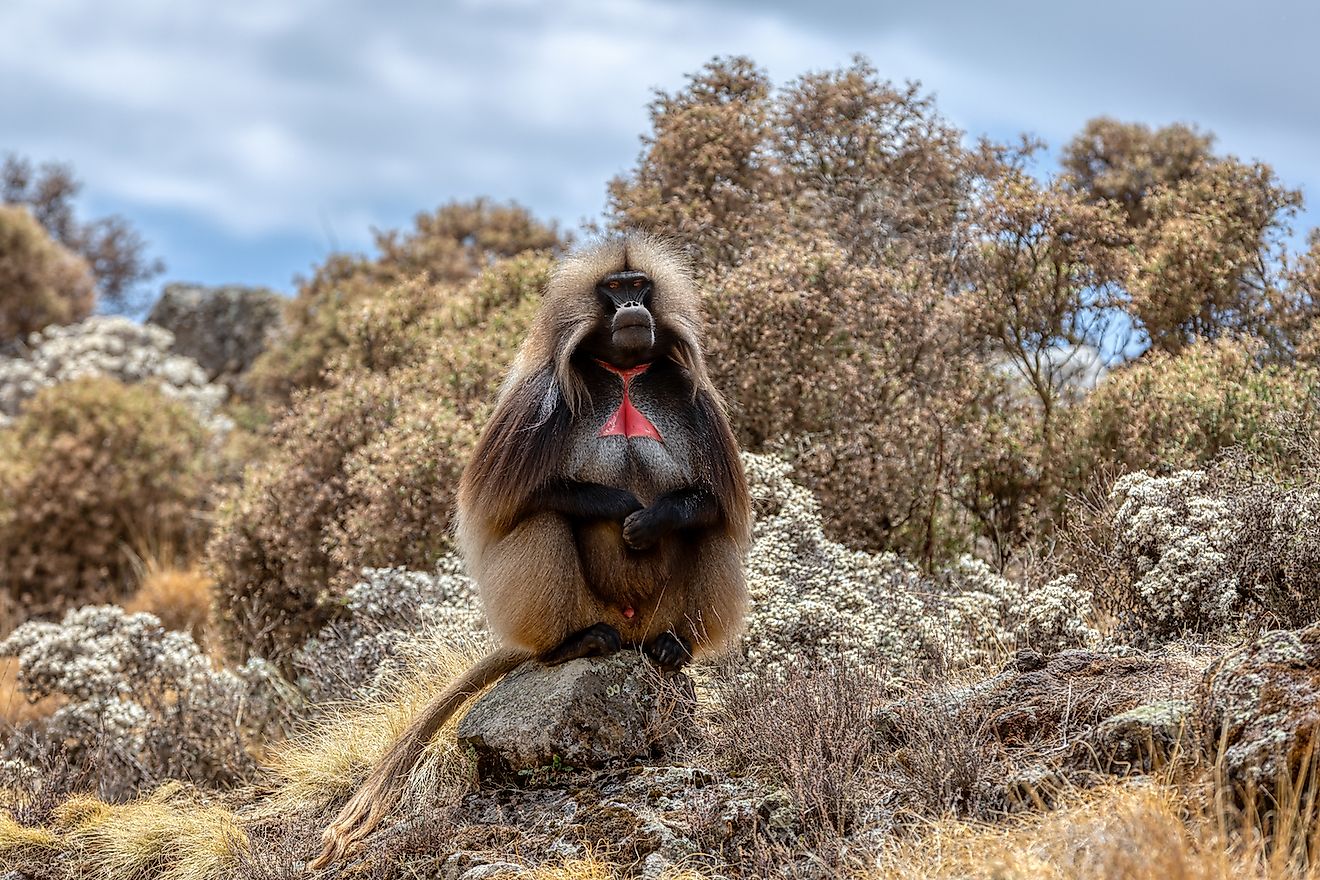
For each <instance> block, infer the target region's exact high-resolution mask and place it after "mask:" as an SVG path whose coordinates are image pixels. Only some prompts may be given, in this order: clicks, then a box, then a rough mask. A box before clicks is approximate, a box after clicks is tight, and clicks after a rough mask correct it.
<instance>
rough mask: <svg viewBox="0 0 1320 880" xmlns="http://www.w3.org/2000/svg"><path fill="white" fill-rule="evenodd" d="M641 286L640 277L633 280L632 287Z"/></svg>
mask: <svg viewBox="0 0 1320 880" xmlns="http://www.w3.org/2000/svg"><path fill="white" fill-rule="evenodd" d="M641 286H642V282H641V280H640V279H638V280H637V281H634V282H633V287H641Z"/></svg>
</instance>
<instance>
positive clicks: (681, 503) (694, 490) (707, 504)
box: [623, 485, 721, 550]
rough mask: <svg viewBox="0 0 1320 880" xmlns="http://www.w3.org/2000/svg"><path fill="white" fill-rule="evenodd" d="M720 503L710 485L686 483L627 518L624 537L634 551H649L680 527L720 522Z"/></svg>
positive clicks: (690, 527) (704, 526) (704, 527)
mask: <svg viewBox="0 0 1320 880" xmlns="http://www.w3.org/2000/svg"><path fill="white" fill-rule="evenodd" d="M720 518H721V513H720V502H719V499H718V498H716V497H715V493H714V491H712V490H711V489H710V487H709V486H702V485H695V486H685V487H683V488H682V489H675V490H674V491H672V492H666V493H665V494H663V495H661V496H660V497H659V498H657V499H655V501H653V502H651V506H650V507H648V508H646V509H645V510H639V511H637V512H636V513H632V514H629V515H628V518H627V519H625V520H624V521H623V540H624V543H626V544H627V545H628V546H629V547H631V548H633V549H634V550H645V549H646V548H648V547H652V546H654V545H655V543H656V542H657V541H659V540H660V539H661V538H662V537H664V536H665V535H666V534H668V533H669V532H672V531H675V530H677V529H693V528H699V529H707V528H712V527H713V526H716V525H719V522H720Z"/></svg>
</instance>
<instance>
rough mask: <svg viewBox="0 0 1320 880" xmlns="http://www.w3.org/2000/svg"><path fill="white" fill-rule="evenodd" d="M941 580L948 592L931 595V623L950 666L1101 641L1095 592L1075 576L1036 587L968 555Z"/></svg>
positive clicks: (943, 657)
mask: <svg viewBox="0 0 1320 880" xmlns="http://www.w3.org/2000/svg"><path fill="white" fill-rule="evenodd" d="M941 577H942V579H943V580H944V581H945V584H946V587H945V590H944V591H943V592H942V593H936V594H927V595H928V602H929V604H930V610H929V611H928V613H927V623H926V625H927V627H928V632H929V637H930V639H931V640H932V641H933V642H937V643H938V644H939V645H940V647H941V655H942V659H943V661H944V663H945V664H946V665H948V666H953V667H966V666H973V665H977V664H984V663H988V662H994V661H996V660H998V659H1000V658H1001V657H1003V655H1005V654H1007V653H1009V652H1011V651H1013V650H1015V649H1017V648H1025V647H1030V648H1033V649H1035V650H1037V651H1041V652H1044V653H1049V652H1052V651H1057V650H1060V649H1062V648H1070V647H1077V646H1079V645H1090V644H1094V643H1096V642H1098V641H1099V639H1100V633H1099V631H1098V630H1097V629H1096V628H1095V625H1094V621H1095V608H1094V607H1093V602H1092V596H1091V593H1090V592H1089V591H1088V590H1086V589H1084V588H1083V587H1082V585H1081V584H1080V583H1079V580H1078V578H1077V576H1076V575H1074V574H1066V575H1063V576H1061V577H1058V578H1055V579H1054V580H1051V581H1048V582H1047V583H1045V584H1041V585H1031V584H1028V583H1025V582H1022V581H1014V580H1010V579H1008V578H1005V577H1003V576H1002V575H1000V574H998V573H997V572H995V571H994V570H993V569H991V568H990V566H988V565H986V564H985V563H984V562H983V561H981V560H980V559H976V558H974V557H971V556H964V557H963V558H962V559H960V560H959V561H958V563H957V565H955V566H954V567H953V568H952V569H950V570H949V571H947V572H944V573H942V576H941Z"/></svg>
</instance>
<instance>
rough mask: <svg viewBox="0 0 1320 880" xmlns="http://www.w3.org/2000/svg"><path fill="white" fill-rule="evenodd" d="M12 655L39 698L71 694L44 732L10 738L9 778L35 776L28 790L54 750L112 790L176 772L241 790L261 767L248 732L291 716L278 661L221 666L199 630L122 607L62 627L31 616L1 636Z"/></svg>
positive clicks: (107, 792)
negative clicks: (284, 712)
mask: <svg viewBox="0 0 1320 880" xmlns="http://www.w3.org/2000/svg"><path fill="white" fill-rule="evenodd" d="M0 656H7V657H17V658H18V663H19V676H18V683H19V687H20V689H21V690H22V692H23V693H24V694H25V695H26V696H27V697H28V698H29V699H39V698H43V697H50V696H52V695H58V696H60V697H62V698H63V699H62V704H61V705H60V707H59V708H58V709H56V710H55V712H54V713H53V714H52V715H51V716H50V719H49V720H48V721H47V722H45V725H44V728H43V729H42V730H41V731H40V736H38V737H16V738H14V739H13V740H11V741H10V742H9V743H8V744H7V746H6V748H5V750H4V753H3V757H4V759H5V761H4V762H3V765H2V766H4V768H5V770H6V773H7V774H8V775H9V779H6V780H5V781H4V784H6V785H8V784H12V783H13V782H14V781H19V780H22V779H24V778H25V777H26V780H27V785H25V786H22V787H25V788H26V787H29V786H31V785H32V784H34V782H35V784H36V785H38V786H40V785H42V784H43V782H42V780H40V779H36V780H33V779H32V778H31V777H32V774H31V773H24V772H23V770H24V767H26V768H28V769H29V770H30V769H31V768H33V767H34V766H39V765H40V764H41V763H42V762H43V761H44V760H45V759H46V758H47V757H48V756H46V755H44V754H42V752H43V751H47V750H53V753H54V754H56V755H58V756H59V757H60V760H61V761H63V762H65V763H66V770H67V773H66V775H65V778H68V776H72V775H75V774H76V772H77V771H80V770H81V771H82V772H84V773H87V774H89V775H90V776H91V778H93V779H95V784H96V788H97V792H98V794H99V795H100V796H101V797H104V798H110V799H115V800H120V799H123V798H125V797H128V796H131V795H133V794H136V793H138V792H140V791H142V790H143V789H144V788H145V787H149V786H155V785H158V784H160V783H161V782H164V781H166V780H168V779H182V780H188V781H190V782H193V783H197V784H202V785H208V786H222V787H223V786H231V785H234V784H236V783H238V782H241V781H244V780H246V779H250V778H252V775H253V771H255V769H256V763H255V761H254V760H253V758H252V756H251V755H250V754H249V753H248V751H247V742H248V738H247V733H246V731H247V730H249V729H250V730H261V729H262V728H263V727H266V726H267V725H268V724H270V723H272V722H274V721H276V720H278V719H279V717H280V716H279V710H280V701H279V699H278V691H277V689H276V679H274V678H273V677H272V675H271V672H270V669H269V667H266V666H263V665H261V664H259V663H255V662H254V663H251V664H249V665H248V666H247V667H245V668H243V669H241V670H239V671H238V672H233V671H229V670H216V669H215V668H213V667H212V664H211V661H210V659H209V658H207V657H206V656H205V655H204V654H203V653H202V652H201V650H200V649H199V648H198V647H197V644H196V643H195V642H194V641H193V640H192V637H191V636H190V635H188V634H186V633H182V632H177V631H170V630H165V629H164V628H163V627H161V625H160V621H159V620H158V619H157V618H156V617H155V616H153V615H150V614H125V613H124V611H123V609H121V608H117V607H115V606H113V605H103V606H92V605H89V606H86V607H83V608H78V609H75V610H73V611H70V612H68V613H67V614H66V615H65V616H64V619H63V620H62V621H61V622H60V623H53V622H48V621H30V622H28V623H25V624H23V625H22V626H20V627H19V628H18V629H16V630H15V631H14V632H13V633H11V634H10V635H9V637H8V638H6V639H5V640H4V641H3V642H0ZM258 690H260V691H261V696H260V698H255V699H254V698H252V697H253V695H254V694H255V693H257V691H258ZM243 725H248V727H244V726H243ZM59 781H60V780H59V779H49V780H46V781H45V783H44V784H59Z"/></svg>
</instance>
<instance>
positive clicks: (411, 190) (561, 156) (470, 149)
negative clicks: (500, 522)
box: [0, 0, 1320, 280]
mask: <svg viewBox="0 0 1320 880" xmlns="http://www.w3.org/2000/svg"><path fill="white" fill-rule="evenodd" d="M1299 5H1300V4H1299ZM1183 9H1185V7H1184V6H1183V5H1182V4H1174V3H1163V4H1161V3H1156V2H1153V0H1152V2H1146V3H1139V2H1137V0H1115V2H1113V3H1110V4H1108V5H1107V6H1106V7H1104V8H1100V7H1095V6H1085V7H1082V6H1076V5H1074V4H1059V3H1055V4H1049V5H1044V4H1040V5H1038V6H1028V5H1026V4H1022V3H1013V2H1010V3H1009V4H1008V5H1007V6H1005V5H1004V4H984V3H965V4H950V3H928V4H912V3H902V4H899V3H893V2H881V3H874V4H862V3H856V4H854V3H844V2H839V0H816V2H812V3H810V4H803V3H786V2H773V0H772V2H766V3H762V2H757V3H752V2H750V0H746V2H723V3H716V4H712V3H709V2H701V3H697V2H661V0H615V2H607V0H562V2H559V3H555V4H546V3H538V2H533V0H456V2H450V3H436V2H432V0H397V2H378V3H375V4H370V5H369V4H358V3H350V2H347V0H284V2H280V3H278V4H273V3H270V2H268V0H230V2H226V3H219V4H216V3H208V4H193V3H177V2H172V0H120V2H117V3H115V4H113V5H108V4H105V3H103V2H97V0H60V2H50V0H7V2H6V3H5V4H4V5H3V7H2V8H0V108H3V109H0V114H3V121H4V130H5V134H6V138H7V140H6V141H5V142H4V143H0V149H13V150H17V151H19V152H22V153H25V154H27V155H29V156H32V157H34V158H37V159H64V160H68V161H71V162H72V163H73V164H74V166H75V167H76V169H77V170H78V173H79V175H80V176H81V177H82V178H83V179H84V180H85V181H86V182H87V194H88V197H89V200H90V202H91V203H92V204H93V205H94V206H96V207H98V208H100V207H108V208H113V209H114V210H118V211H121V212H123V213H126V214H128V216H129V217H130V218H131V219H134V220H137V219H138V218H139V217H143V218H147V219H146V220H145V221H143V222H145V223H146V224H147V225H148V227H149V228H148V229H147V232H148V234H154V235H156V237H158V238H163V239H167V240H168V243H169V245H170V247H172V248H182V249H183V251H182V252H170V251H166V252H165V253H164V256H165V257H166V258H167V260H168V261H169V262H170V263H171V264H172V265H174V266H176V267H180V266H181V267H183V268H184V269H185V270H187V269H189V267H192V266H197V267H199V268H198V269H197V270H195V271H198V272H201V273H202V274H206V273H210V272H216V273H219V272H226V271H227V272H232V273H241V272H242V267H243V260H244V259H245V256H246V255H247V254H248V253H249V252H250V249H251V248H253V247H255V246H256V245H257V243H258V242H260V243H261V246H262V251H261V252H262V253H263V254H265V256H264V257H263V260H265V261H267V262H269V261H271V260H273V257H271V256H270V254H269V242H271V241H272V240H279V241H281V242H285V243H296V244H295V245H293V249H294V253H293V254H291V259H290V262H289V269H288V272H289V273H292V272H293V271H296V270H301V269H305V267H306V264H307V263H308V262H309V261H310V260H311V259H314V258H315V255H316V253H317V252H320V251H324V249H325V248H326V247H328V246H330V244H331V243H333V244H336V245H338V246H344V247H365V246H367V245H368V244H369V227H370V226H371V225H373V224H374V225H378V226H397V225H399V224H400V223H403V222H406V221H407V218H408V217H409V216H410V215H411V214H412V213H413V212H414V211H416V210H420V209H424V208H430V207H433V206H435V205H436V204H438V203H440V202H442V201H444V200H446V199H449V198H455V197H470V196H475V195H480V194H487V195H492V196H495V197H497V198H515V199H518V200H520V201H523V202H525V203H526V204H528V205H530V206H531V207H533V208H534V209H535V210H536V211H537V212H538V213H540V214H542V215H546V216H552V217H557V218H559V219H561V220H563V221H565V222H567V223H568V224H570V225H572V224H575V223H576V221H578V220H579V219H582V218H584V217H589V216H594V215H595V214H597V213H598V212H599V210H600V209H601V208H602V206H603V203H604V184H605V182H606V181H607V180H608V179H609V178H610V177H611V176H613V175H615V174H618V173H620V172H623V171H625V170H626V169H627V168H628V167H629V166H630V165H631V164H632V162H633V161H634V160H635V158H636V155H637V152H638V149H639V143H638V137H639V136H640V135H641V134H643V133H644V132H645V130H646V126H647V117H646V105H647V103H648V102H649V101H650V100H651V98H652V97H653V93H654V89H656V88H664V89H674V88H678V87H681V85H682V83H683V78H684V75H685V74H688V73H691V72H693V71H695V70H696V69H698V68H699V67H700V66H701V65H702V64H704V63H705V62H706V61H708V60H709V59H710V58H711V57H712V56H715V55H725V54H747V55H750V56H751V57H753V58H754V59H755V60H756V61H757V62H758V63H759V64H761V65H763V66H765V67H766V68H767V69H768V70H769V71H770V73H771V74H772V76H773V77H774V78H775V79H776V80H778V81H785V80H787V79H791V78H792V77H794V76H797V75H799V74H801V73H803V72H805V71H807V70H812V69H822V68H827V67H834V66H838V65H840V64H844V63H846V62H847V60H848V58H849V57H850V55H851V54H852V53H854V52H862V53H865V54H867V55H868V56H869V57H870V58H871V59H872V60H873V62H874V63H875V64H876V66H877V68H878V69H879V70H880V71H881V73H882V75H885V76H889V77H893V78H894V79H897V80H902V79H907V78H917V79H921V80H922V81H923V82H924V83H925V85H926V86H927V87H929V88H932V89H934V90H935V91H936V92H937V93H938V95H939V100H940V107H941V108H942V110H943V111H944V112H946V113H947V114H948V115H949V116H950V117H951V118H952V119H953V120H954V121H955V122H956V123H958V124H959V125H961V126H963V127H964V128H967V129H969V130H970V131H972V132H973V133H974V134H979V133H981V132H989V133H990V134H992V135H994V136H999V137H1006V136H1009V135H1011V134H1013V133H1015V132H1017V131H1020V130H1023V129H1027V130H1030V131H1033V132H1035V133H1038V134H1041V135H1043V136H1045V137H1047V138H1049V139H1051V140H1053V141H1055V142H1056V143H1057V142H1059V141H1061V140H1063V139H1064V138H1066V137H1067V136H1069V135H1070V134H1071V133H1072V132H1073V131H1075V130H1076V129H1077V128H1078V127H1079V126H1080V125H1081V123H1082V122H1083V121H1084V120H1085V119H1087V118H1089V117H1090V116H1094V115H1097V114H1099V113H1102V112H1103V113H1111V114H1114V115H1118V116H1121V117H1124V118H1138V119H1144V120H1148V121H1152V122H1165V121H1170V120H1173V119H1183V120H1192V121H1196V122H1199V123H1201V124H1203V125H1205V126H1207V127H1209V128H1212V129H1214V130H1216V131H1217V132H1218V133H1219V134H1220V135H1221V142H1222V144H1223V146H1224V147H1225V148H1227V149H1230V150H1233V151H1234V152H1238V153H1240V154H1242V155H1246V156H1259V157H1262V158H1266V159H1269V160H1271V161H1273V162H1275V164H1276V166H1277V167H1278V169H1279V171H1280V173H1281V174H1282V175H1283V176H1284V178H1285V179H1286V180H1288V181H1290V182H1293V183H1305V184H1307V185H1308V188H1311V189H1314V183H1315V182H1317V181H1320V156H1318V155H1317V154H1316V153H1315V151H1314V149H1313V147H1312V145H1313V144H1314V143H1316V142H1317V140H1318V139H1320V138H1318V136H1320V110H1318V109H1317V106H1320V105H1316V104H1315V102H1314V101H1313V100H1311V95H1310V90H1311V87H1312V85H1313V80H1314V77H1313V75H1312V74H1311V73H1310V70H1309V67H1308V65H1307V59H1308V58H1309V54H1308V53H1309V51H1310V49H1309V46H1306V45H1305V44H1306V42H1307V37H1308V35H1309V34H1314V33H1315V32H1316V28H1315V27H1314V26H1315V25H1316V24H1317V23H1320V12H1316V11H1314V10H1310V9H1307V8H1303V9H1293V10H1288V9H1286V8H1285V7H1284V6H1283V5H1282V4H1279V3H1276V2H1274V0H1266V2H1264V3H1263V4H1258V5H1257V8H1256V11H1255V13H1253V15H1251V16H1248V15H1245V14H1244V13H1242V12H1241V11H1230V10H1229V9H1228V7H1227V6H1225V7H1224V8H1223V9H1219V8H1217V7H1215V6H1214V5H1213V4H1212V5H1209V6H1205V5H1203V6H1202V7H1199V9H1198V12H1197V13H1196V14H1195V15H1191V16H1189V15H1186V14H1185V12H1183V11H1182V10H1183ZM245 248H247V249H248V250H245ZM265 264H266V263H263V265H265ZM263 271H265V270H263ZM285 277H286V278H287V275H286V276H285ZM201 280H208V279H206V278H202V279H201ZM211 280H220V279H219V278H216V279H211ZM262 280H274V279H262Z"/></svg>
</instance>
